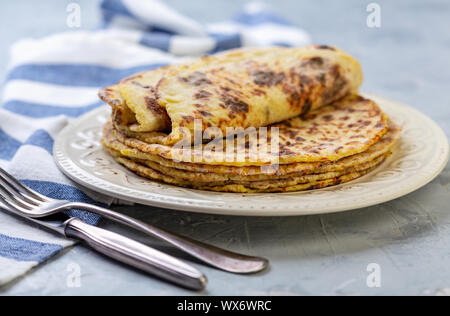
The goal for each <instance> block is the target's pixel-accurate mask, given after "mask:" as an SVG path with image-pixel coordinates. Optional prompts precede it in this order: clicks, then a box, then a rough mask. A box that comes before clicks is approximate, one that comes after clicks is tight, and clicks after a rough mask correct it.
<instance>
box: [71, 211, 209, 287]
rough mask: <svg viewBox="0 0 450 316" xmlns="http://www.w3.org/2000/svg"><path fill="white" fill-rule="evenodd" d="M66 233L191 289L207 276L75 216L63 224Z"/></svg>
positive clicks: (107, 253) (200, 284) (200, 283)
mask: <svg viewBox="0 0 450 316" xmlns="http://www.w3.org/2000/svg"><path fill="white" fill-rule="evenodd" d="M65 234H66V236H67V237H69V238H76V239H80V240H82V241H84V242H86V243H87V244H88V245H89V246H90V247H92V248H93V249H95V250H96V251H98V252H100V253H102V254H104V255H106V256H108V257H110V258H113V259H115V260H117V261H120V262H122V263H125V264H127V265H130V266H133V267H135V268H137V269H139V270H142V271H144V272H147V273H149V274H152V275H155V276H157V277H159V278H161V279H164V280H167V281H170V282H172V283H175V284H178V285H181V286H183V287H185V288H188V289H192V290H203V289H204V288H205V286H206V283H207V279H206V277H205V276H204V275H203V274H202V273H201V272H200V271H198V270H197V269H195V268H194V267H191V266H190V265H188V264H186V263H184V262H182V261H180V260H178V259H176V258H174V257H172V256H169V255H166V254H165V253H162V252H160V251H158V250H155V249H153V248H151V247H148V246H146V245H144V244H141V243H139V242H137V241H134V240H132V239H129V238H127V237H124V236H121V235H119V234H116V233H113V232H110V231H107V230H104V229H101V228H98V227H95V226H92V225H89V224H86V223H84V222H83V221H81V220H80V219H78V218H72V219H70V220H68V221H67V222H66V223H65Z"/></svg>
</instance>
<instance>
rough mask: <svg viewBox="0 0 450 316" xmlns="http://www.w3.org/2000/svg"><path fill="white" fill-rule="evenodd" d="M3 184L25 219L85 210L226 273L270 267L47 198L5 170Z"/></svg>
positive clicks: (96, 210) (91, 208)
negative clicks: (169, 245) (160, 241)
mask: <svg viewBox="0 0 450 316" xmlns="http://www.w3.org/2000/svg"><path fill="white" fill-rule="evenodd" d="M0 184H1V186H2V187H3V191H4V192H3V193H4V194H8V195H10V197H11V199H13V201H14V202H15V203H16V204H18V207H17V210H16V213H17V212H18V213H19V215H22V216H26V217H31V218H35V219H39V218H45V217H49V216H51V215H55V214H58V213H61V212H63V211H67V210H73V209H76V210H83V211H88V212H92V213H94V214H97V215H100V216H102V217H104V218H107V219H110V220H113V221H116V222H119V223H121V224H123V225H126V226H128V227H131V228H133V229H136V230H138V231H141V232H143V233H145V234H147V235H150V236H153V237H156V238H158V239H160V240H163V241H165V242H167V243H169V244H171V245H173V246H175V247H176V248H178V249H180V250H182V251H184V252H186V253H188V254H190V255H191V256H193V257H195V258H197V259H199V260H201V261H203V262H205V263H207V264H209V265H211V266H213V267H216V268H218V269H221V270H224V271H227V272H232V273H238V274H250V273H257V272H260V271H262V270H264V269H265V268H266V267H267V266H268V264H269V261H268V260H267V259H264V258H260V257H251V256H246V255H242V254H238V253H234V252H230V251H227V250H224V249H221V248H217V247H214V246H211V245H208V244H205V243H202V242H199V241H196V240H193V239H190V238H188V237H184V236H179V235H176V234H174V233H169V232H167V231H165V230H162V229H160V228H157V227H154V226H152V225H149V224H146V223H144V222H142V221H139V220H137V219H134V218H131V217H129V216H126V215H123V214H120V213H117V212H113V211H111V210H108V209H105V208H102V207H98V206H95V205H90V204H86V203H78V202H69V201H62V200H55V199H51V198H48V197H46V196H43V195H41V194H39V193H37V192H35V191H33V190H31V189H30V188H28V187H25V186H24V185H22V184H21V183H20V182H19V181H18V180H16V179H15V178H14V177H12V176H11V175H10V174H9V173H7V172H6V171H5V170H3V169H2V168H0Z"/></svg>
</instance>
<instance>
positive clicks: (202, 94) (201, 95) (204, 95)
mask: <svg viewBox="0 0 450 316" xmlns="http://www.w3.org/2000/svg"><path fill="white" fill-rule="evenodd" d="M210 96H212V93H211V92H208V91H206V90H200V91H198V92H197V93H196V94H194V98H195V99H197V100H202V99H203V100H204V99H208V98H209V97H210Z"/></svg>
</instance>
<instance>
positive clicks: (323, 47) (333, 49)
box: [316, 45, 336, 51]
mask: <svg viewBox="0 0 450 316" xmlns="http://www.w3.org/2000/svg"><path fill="white" fill-rule="evenodd" d="M316 48H317V49H326V50H332V51H336V49H335V48H334V47H332V46H328V45H316Z"/></svg>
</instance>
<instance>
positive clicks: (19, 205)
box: [0, 185, 36, 213]
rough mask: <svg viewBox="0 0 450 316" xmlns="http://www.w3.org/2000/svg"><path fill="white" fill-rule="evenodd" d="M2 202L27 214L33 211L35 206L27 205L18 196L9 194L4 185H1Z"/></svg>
mask: <svg viewBox="0 0 450 316" xmlns="http://www.w3.org/2000/svg"><path fill="white" fill-rule="evenodd" d="M0 200H1V201H2V202H3V204H5V205H6V206H8V207H10V208H13V209H14V210H18V211H20V212H24V213H26V212H29V211H30V210H32V209H33V205H30V204H27V203H26V202H24V201H23V200H19V199H18V198H16V196H14V195H13V194H11V193H10V192H8V191H7V190H6V189H5V187H3V186H2V185H0ZM34 207H36V206H34Z"/></svg>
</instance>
